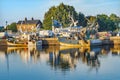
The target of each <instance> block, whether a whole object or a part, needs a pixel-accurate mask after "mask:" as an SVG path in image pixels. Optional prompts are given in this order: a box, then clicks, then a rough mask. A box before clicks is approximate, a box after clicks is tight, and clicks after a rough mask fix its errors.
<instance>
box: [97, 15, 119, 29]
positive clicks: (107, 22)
mask: <svg viewBox="0 0 120 80" xmlns="http://www.w3.org/2000/svg"><path fill="white" fill-rule="evenodd" d="M97 21H98V24H99V26H100V28H99V31H114V30H116V29H117V27H116V25H115V22H114V21H113V18H112V17H109V16H107V15H105V14H101V15H97Z"/></svg>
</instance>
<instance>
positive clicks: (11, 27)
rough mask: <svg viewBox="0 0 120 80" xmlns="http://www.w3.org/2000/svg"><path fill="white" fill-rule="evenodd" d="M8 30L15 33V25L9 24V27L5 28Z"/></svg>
mask: <svg viewBox="0 0 120 80" xmlns="http://www.w3.org/2000/svg"><path fill="white" fill-rule="evenodd" d="M7 29H8V30H12V32H17V25H16V23H11V24H10V25H8V26H7Z"/></svg>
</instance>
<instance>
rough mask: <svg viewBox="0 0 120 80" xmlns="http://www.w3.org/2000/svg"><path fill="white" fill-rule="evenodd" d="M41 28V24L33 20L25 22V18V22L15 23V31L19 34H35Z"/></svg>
mask: <svg viewBox="0 0 120 80" xmlns="http://www.w3.org/2000/svg"><path fill="white" fill-rule="evenodd" d="M41 27H42V22H41V21H40V20H35V19H33V18H32V19H31V20H27V18H25V20H20V21H18V23H17V29H18V31H19V32H35V31H37V29H38V28H39V29H40V28H41Z"/></svg>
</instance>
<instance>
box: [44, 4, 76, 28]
mask: <svg viewBox="0 0 120 80" xmlns="http://www.w3.org/2000/svg"><path fill="white" fill-rule="evenodd" d="M69 14H70V15H73V18H74V19H75V20H76V18H77V12H76V11H75V9H74V7H73V6H69V5H64V4H63V3H61V4H60V5H59V6H53V7H51V8H50V9H49V11H47V12H46V13H45V15H44V20H43V28H44V29H52V18H53V19H55V20H58V21H59V22H60V23H61V24H62V26H63V27H68V26H69V25H70V18H69Z"/></svg>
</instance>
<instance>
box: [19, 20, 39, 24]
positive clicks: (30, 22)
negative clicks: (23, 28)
mask: <svg viewBox="0 0 120 80" xmlns="http://www.w3.org/2000/svg"><path fill="white" fill-rule="evenodd" d="M39 22H40V20H26V21H18V23H17V24H38V23H39ZM40 23H41V22H40Z"/></svg>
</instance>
